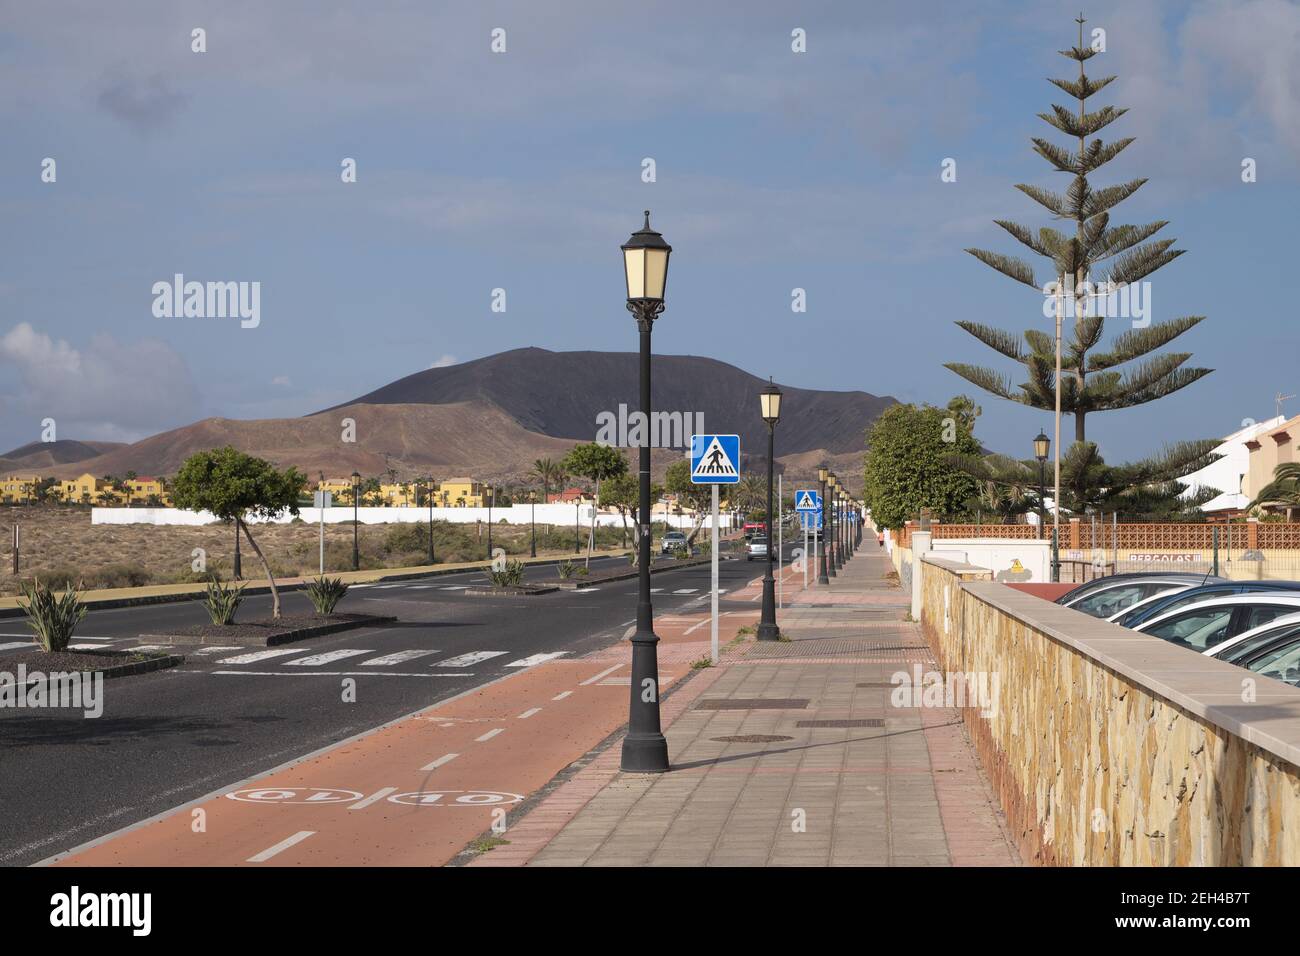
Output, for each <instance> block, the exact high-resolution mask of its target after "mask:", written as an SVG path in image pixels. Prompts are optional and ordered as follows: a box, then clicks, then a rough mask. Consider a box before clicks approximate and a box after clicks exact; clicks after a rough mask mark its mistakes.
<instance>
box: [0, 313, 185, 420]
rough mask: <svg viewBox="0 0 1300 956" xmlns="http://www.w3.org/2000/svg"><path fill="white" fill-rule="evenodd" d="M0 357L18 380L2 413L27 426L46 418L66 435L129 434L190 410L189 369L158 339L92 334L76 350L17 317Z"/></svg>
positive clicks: (1, 346)
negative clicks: (124, 339)
mask: <svg viewBox="0 0 1300 956" xmlns="http://www.w3.org/2000/svg"><path fill="white" fill-rule="evenodd" d="M0 362H2V363H6V364H9V365H12V366H13V367H15V368H16V369H17V370H18V374H19V378H20V380H21V382H22V388H21V389H19V390H18V391H17V393H16V394H12V395H10V396H8V400H9V403H10V405H11V410H10V412H9V416H10V417H19V418H21V417H22V416H23V415H24V414H25V415H28V416H30V418H31V426H30V431H32V432H33V433H35V432H36V431H38V430H39V424H40V421H41V420H42V419H44V418H53V419H54V420H55V422H56V425H57V427H58V429H59V432H60V433H61V435H62V436H63V437H66V438H73V437H76V438H92V439H108V440H114V441H136V440H139V439H140V438H143V437H146V436H147V435H151V434H153V433H154V432H156V431H159V430H160V429H163V428H169V427H174V426H176V425H179V424H183V423H185V422H188V421H191V420H193V419H194V418H197V417H198V410H199V396H198V392H197V390H196V388H195V386H194V382H193V380H192V379H191V377H190V372H189V369H188V367H187V366H186V364H185V361H184V359H182V358H181V357H180V356H179V355H178V354H176V352H175V351H173V350H172V348H171V347H170V346H169V345H167V344H166V343H165V342H159V341H156V340H150V339H142V340H140V341H138V342H133V343H130V344H124V343H120V342H118V341H117V340H115V339H114V338H113V337H112V336H110V335H107V334H99V335H96V336H95V337H94V338H92V339H91V341H90V345H89V348H87V349H86V350H85V351H81V350H79V349H76V348H74V347H73V346H72V345H71V344H69V343H68V342H67V341H65V340H63V339H59V340H57V341H56V340H54V339H52V338H51V337H50V336H48V335H46V334H45V333H44V332H38V331H37V330H36V329H35V328H33V327H32V326H31V324H30V323H27V322H21V323H19V324H18V325H16V326H14V327H13V328H12V329H10V330H9V331H8V332H7V333H5V335H4V336H3V337H0Z"/></svg>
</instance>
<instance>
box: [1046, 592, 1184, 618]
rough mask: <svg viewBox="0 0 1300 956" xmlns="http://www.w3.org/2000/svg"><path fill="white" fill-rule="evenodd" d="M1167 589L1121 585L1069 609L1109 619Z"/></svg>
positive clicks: (1093, 595)
mask: <svg viewBox="0 0 1300 956" xmlns="http://www.w3.org/2000/svg"><path fill="white" fill-rule="evenodd" d="M1167 587H1168V585H1167V584H1121V585H1120V586H1119V587H1114V588H1106V589H1105V590H1104V591H1097V592H1096V593H1094V594H1089V595H1088V596H1087V597H1086V598H1084V599H1083V600H1081V601H1076V602H1075V603H1074V604H1071V605H1070V607H1072V608H1074V609H1075V610H1076V611H1082V612H1083V613H1084V614H1091V615H1092V616H1093V617H1110V616H1111V615H1112V614H1118V613H1119V612H1120V611H1122V610H1124V608H1126V607H1128V606H1129V605H1130V604H1136V603H1137V602H1138V601H1140V600H1142V599H1143V598H1145V597H1150V596H1151V595H1152V594H1155V593H1156V592H1157V591H1160V590H1163V589H1164V588H1167Z"/></svg>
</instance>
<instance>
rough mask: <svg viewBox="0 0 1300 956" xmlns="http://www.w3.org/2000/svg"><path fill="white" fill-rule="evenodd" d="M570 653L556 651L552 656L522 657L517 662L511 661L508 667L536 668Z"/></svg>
mask: <svg viewBox="0 0 1300 956" xmlns="http://www.w3.org/2000/svg"><path fill="white" fill-rule="evenodd" d="M567 653H569V652H568V651H555V652H554V653H551V654H534V655H533V656H532V657H521V658H520V659H519V660H517V661H511V662H510V663H509V664H507V665H506V667H536V666H537V665H538V664H545V663H546V662H547V661H553V660H555V659H556V658H557V657H563V656H564V655H565V654H567Z"/></svg>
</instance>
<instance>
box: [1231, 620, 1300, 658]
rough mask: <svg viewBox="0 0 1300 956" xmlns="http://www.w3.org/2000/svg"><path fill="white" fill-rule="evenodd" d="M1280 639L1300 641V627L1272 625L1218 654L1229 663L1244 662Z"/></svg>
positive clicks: (1285, 641) (1284, 641) (1283, 640)
mask: <svg viewBox="0 0 1300 956" xmlns="http://www.w3.org/2000/svg"><path fill="white" fill-rule="evenodd" d="M1279 640H1281V641H1282V642H1283V643H1286V644H1290V642H1291V640H1297V641H1300V628H1287V627H1285V626H1279V627H1270V628H1267V629H1266V630H1263V631H1260V632H1259V633H1258V634H1253V635H1251V636H1250V637H1247V638H1243V639H1242V640H1240V641H1238V642H1237V643H1236V644H1233V645H1232V646H1231V647H1230V648H1228V649H1227V650H1226V651H1224V652H1223V653H1222V654H1218V655H1216V656H1217V657H1218V658H1219V660H1221V661H1227V662H1228V663H1229V664H1244V663H1245V662H1247V661H1249V660H1250V659H1251V658H1252V657H1254V656H1255V655H1257V654H1258V653H1259V652H1260V650H1261V649H1262V648H1266V647H1271V646H1272V645H1274V644H1277V643H1278V641H1279Z"/></svg>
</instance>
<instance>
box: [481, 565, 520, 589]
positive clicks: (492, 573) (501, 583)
mask: <svg viewBox="0 0 1300 956" xmlns="http://www.w3.org/2000/svg"><path fill="white" fill-rule="evenodd" d="M487 574H488V578H489V579H490V580H491V581H492V583H493V584H494V585H495V586H496V587H499V588H509V587H517V586H518V585H519V584H520V582H522V581H523V579H524V563H523V562H522V561H507V562H506V563H505V566H504V567H501V568H495V567H492V566H490V565H489V566H488V569H487Z"/></svg>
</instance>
